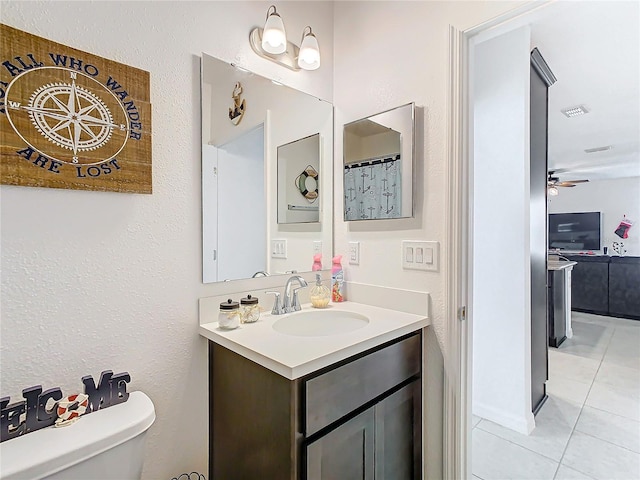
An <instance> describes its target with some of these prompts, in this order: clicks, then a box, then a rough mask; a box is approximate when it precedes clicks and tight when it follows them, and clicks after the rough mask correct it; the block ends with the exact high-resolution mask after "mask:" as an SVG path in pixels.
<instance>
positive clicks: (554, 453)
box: [477, 398, 581, 462]
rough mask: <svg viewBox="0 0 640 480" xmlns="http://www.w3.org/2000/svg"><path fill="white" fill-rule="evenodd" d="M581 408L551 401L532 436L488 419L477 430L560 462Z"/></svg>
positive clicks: (542, 410) (538, 418) (540, 412)
mask: <svg viewBox="0 0 640 480" xmlns="http://www.w3.org/2000/svg"><path fill="white" fill-rule="evenodd" d="M580 409H581V405H576V404H575V403H572V402H567V401H566V400H562V399H557V398H549V399H547V401H546V402H545V403H544V405H543V406H542V408H541V409H540V411H539V412H538V414H537V415H536V427H535V428H534V430H533V432H531V433H530V434H529V435H523V434H521V433H518V432H515V431H513V430H511V429H509V428H505V427H503V426H501V425H498V424H496V423H493V422H490V421H488V420H482V421H481V422H480V423H479V424H478V427H477V428H479V429H481V430H484V431H485V432H490V433H493V434H494V435H497V436H499V437H500V438H503V439H505V440H508V441H510V442H512V443H515V444H517V445H520V446H522V447H524V448H527V449H529V450H532V451H534V452H536V453H539V454H540V455H544V456H545V457H548V458H550V459H552V460H555V461H558V462H559V461H560V459H561V458H562V454H563V453H564V449H565V447H566V446H567V443H568V442H569V437H570V436H571V433H572V432H573V427H574V425H575V424H576V421H577V420H578V416H579V415H580Z"/></svg>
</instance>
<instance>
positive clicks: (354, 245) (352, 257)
mask: <svg viewBox="0 0 640 480" xmlns="http://www.w3.org/2000/svg"><path fill="white" fill-rule="evenodd" d="M349 265H360V242H349Z"/></svg>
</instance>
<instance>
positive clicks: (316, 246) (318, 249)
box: [313, 240, 322, 255]
mask: <svg viewBox="0 0 640 480" xmlns="http://www.w3.org/2000/svg"><path fill="white" fill-rule="evenodd" d="M318 253H322V242H321V241H320V240H314V241H313V254H314V255H316V254H318Z"/></svg>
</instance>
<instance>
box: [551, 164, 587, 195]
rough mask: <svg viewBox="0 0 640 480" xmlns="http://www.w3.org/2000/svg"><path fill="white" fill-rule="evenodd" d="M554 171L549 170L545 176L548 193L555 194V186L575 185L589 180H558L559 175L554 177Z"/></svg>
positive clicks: (556, 191)
mask: <svg viewBox="0 0 640 480" xmlns="http://www.w3.org/2000/svg"><path fill="white" fill-rule="evenodd" d="M554 173H556V172H555V170H549V175H548V176H547V191H548V192H549V195H557V194H558V188H557V187H575V186H576V185H577V184H578V183H586V182H588V181H589V180H586V179H583V180H565V181H563V182H561V181H560V178H559V177H554V176H553V174H554Z"/></svg>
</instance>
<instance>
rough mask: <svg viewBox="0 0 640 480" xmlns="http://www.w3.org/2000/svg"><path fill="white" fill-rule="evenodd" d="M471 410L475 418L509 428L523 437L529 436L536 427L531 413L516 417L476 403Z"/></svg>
mask: <svg viewBox="0 0 640 480" xmlns="http://www.w3.org/2000/svg"><path fill="white" fill-rule="evenodd" d="M472 409H473V414H474V415H475V416H477V417H481V418H483V419H485V420H489V421H491V422H493V423H497V424H498V425H502V426H503V427H505V428H509V429H511V430H514V431H516V432H518V433H522V434H524V435H529V434H530V433H531V432H532V431H533V429H534V428H535V427H536V421H535V417H534V416H533V413H529V414H528V415H527V414H525V415H524V416H522V417H520V416H518V415H513V414H511V413H508V412H505V411H504V410H498V409H496V408H494V407H490V406H488V405H482V404H480V405H478V404H477V403H474V404H473V408H472Z"/></svg>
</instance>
